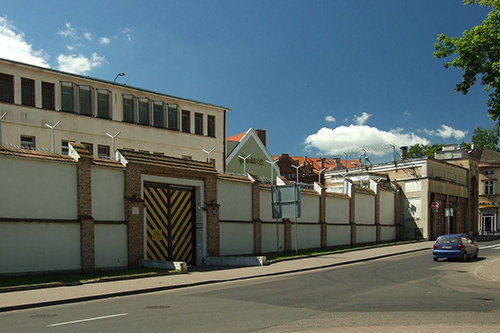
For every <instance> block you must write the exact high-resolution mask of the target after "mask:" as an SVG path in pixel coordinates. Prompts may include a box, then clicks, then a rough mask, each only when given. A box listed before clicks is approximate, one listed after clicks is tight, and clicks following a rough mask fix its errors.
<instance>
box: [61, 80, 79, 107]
mask: <svg viewBox="0 0 500 333" xmlns="http://www.w3.org/2000/svg"><path fill="white" fill-rule="evenodd" d="M75 90H76V87H75V84H74V83H72V82H61V110H62V111H66V112H76V107H75V104H76V103H75Z"/></svg>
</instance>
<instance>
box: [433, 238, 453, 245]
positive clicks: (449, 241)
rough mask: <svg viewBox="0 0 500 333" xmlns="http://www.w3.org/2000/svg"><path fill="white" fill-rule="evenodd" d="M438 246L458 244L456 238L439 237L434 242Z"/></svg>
mask: <svg viewBox="0 0 500 333" xmlns="http://www.w3.org/2000/svg"><path fill="white" fill-rule="evenodd" d="M436 243H438V244H458V238H457V237H439V238H438V239H437V241H436Z"/></svg>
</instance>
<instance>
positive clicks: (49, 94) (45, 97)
mask: <svg viewBox="0 0 500 333" xmlns="http://www.w3.org/2000/svg"><path fill="white" fill-rule="evenodd" d="M42 108H43V109H47V110H55V109H56V104H55V93H54V84H53V83H48V82H42Z"/></svg>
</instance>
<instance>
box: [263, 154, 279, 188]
mask: <svg viewBox="0 0 500 333" xmlns="http://www.w3.org/2000/svg"><path fill="white" fill-rule="evenodd" d="M279 160H280V159H279V158H277V159H275V160H274V161H273V162H269V161H268V160H266V162H267V163H269V164H271V185H274V178H273V169H274V165H275V164H276V163H278V161H279Z"/></svg>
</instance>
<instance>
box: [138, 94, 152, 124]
mask: <svg viewBox="0 0 500 333" xmlns="http://www.w3.org/2000/svg"><path fill="white" fill-rule="evenodd" d="M137 124H139V125H145V126H150V125H151V100H150V99H149V98H147V97H139V98H137Z"/></svg>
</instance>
